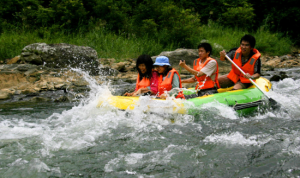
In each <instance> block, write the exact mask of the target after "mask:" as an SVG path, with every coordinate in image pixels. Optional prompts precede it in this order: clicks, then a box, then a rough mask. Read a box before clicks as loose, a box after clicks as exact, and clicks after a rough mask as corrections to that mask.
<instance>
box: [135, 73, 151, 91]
mask: <svg viewBox="0 0 300 178" xmlns="http://www.w3.org/2000/svg"><path fill="white" fill-rule="evenodd" d="M149 86H150V79H148V78H146V77H143V78H142V80H140V74H138V77H137V79H136V86H135V90H139V89H141V88H147V87H149Z"/></svg>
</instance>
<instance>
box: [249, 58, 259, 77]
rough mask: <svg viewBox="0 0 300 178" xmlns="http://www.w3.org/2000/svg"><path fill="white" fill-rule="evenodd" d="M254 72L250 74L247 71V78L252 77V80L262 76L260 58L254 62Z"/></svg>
mask: <svg viewBox="0 0 300 178" xmlns="http://www.w3.org/2000/svg"><path fill="white" fill-rule="evenodd" d="M254 65H255V66H254V74H253V75H250V74H249V73H246V75H245V78H247V79H249V78H251V79H252V80H255V79H258V78H259V77H260V73H261V60H260V58H258V59H257V60H256V62H255V64H254Z"/></svg>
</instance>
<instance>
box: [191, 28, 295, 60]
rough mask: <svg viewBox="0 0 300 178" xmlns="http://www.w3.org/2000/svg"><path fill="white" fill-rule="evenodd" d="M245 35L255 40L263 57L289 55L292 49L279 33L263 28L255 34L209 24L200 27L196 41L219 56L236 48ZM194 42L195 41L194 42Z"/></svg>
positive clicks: (290, 44) (289, 41)
mask: <svg viewBox="0 0 300 178" xmlns="http://www.w3.org/2000/svg"><path fill="white" fill-rule="evenodd" d="M245 34H251V35H253V36H254V37H255V39H256V46H255V48H257V49H258V50H259V51H260V52H261V53H262V54H263V55H264V54H268V55H274V56H275V55H276V56H280V55H285V54H289V53H290V52H291V49H292V42H291V40H290V39H288V38H286V37H282V36H281V34H279V33H270V32H269V31H268V30H265V29H264V28H263V27H261V28H259V29H258V30H257V31H255V32H248V31H244V30H240V29H237V28H234V29H232V28H228V27H222V26H220V25H218V24H215V23H209V24H208V25H205V26H203V27H202V29H201V32H199V37H198V38H197V40H198V41H202V40H207V41H208V42H209V43H210V44H212V45H213V53H212V54H213V55H215V56H219V52H220V51H221V50H223V49H224V50H225V51H229V50H230V49H232V48H234V47H238V46H239V43H240V39H241V37H242V36H244V35H245ZM195 42H196V41H195Z"/></svg>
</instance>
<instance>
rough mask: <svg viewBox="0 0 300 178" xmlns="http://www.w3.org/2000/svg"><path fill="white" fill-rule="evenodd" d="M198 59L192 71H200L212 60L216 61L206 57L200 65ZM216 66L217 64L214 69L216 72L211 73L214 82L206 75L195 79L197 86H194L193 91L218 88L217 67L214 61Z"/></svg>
mask: <svg viewBox="0 0 300 178" xmlns="http://www.w3.org/2000/svg"><path fill="white" fill-rule="evenodd" d="M200 60H201V59H200V58H198V59H196V60H195V61H194V70H197V71H200V70H201V69H202V68H203V67H205V65H206V64H207V63H208V62H209V61H211V60H214V61H216V60H215V59H213V58H211V57H208V58H207V59H206V60H205V62H204V63H200ZM216 64H217V69H216V72H215V73H213V74H212V75H215V81H213V80H212V79H211V77H210V76H207V75H202V76H200V77H197V76H195V77H196V79H197V81H198V84H197V85H196V87H195V89H196V90H197V89H209V88H214V87H215V86H217V87H218V88H220V86H219V81H218V74H219V67H218V63H217V61H216Z"/></svg>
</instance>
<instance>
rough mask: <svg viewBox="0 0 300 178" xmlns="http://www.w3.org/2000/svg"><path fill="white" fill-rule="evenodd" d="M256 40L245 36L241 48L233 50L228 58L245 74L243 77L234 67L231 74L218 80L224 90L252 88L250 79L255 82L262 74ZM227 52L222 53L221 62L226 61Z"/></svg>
mask: <svg viewBox="0 0 300 178" xmlns="http://www.w3.org/2000/svg"><path fill="white" fill-rule="evenodd" d="M255 43H256V41H255V38H254V37H253V36H252V35H245V36H243V37H242V38H241V40H240V47H239V48H234V49H231V50H230V51H229V52H228V53H227V56H228V57H230V59H232V60H233V62H234V63H236V64H237V65H238V66H239V67H240V68H241V69H242V70H243V71H244V72H245V73H246V75H243V74H242V73H241V72H240V71H239V70H238V69H237V68H236V67H235V66H234V65H232V69H231V71H230V72H229V74H226V75H222V76H220V77H219V78H218V81H219V84H220V86H221V87H222V88H227V87H231V86H233V90H238V89H244V88H248V87H249V86H251V85H252V84H251V82H250V80H248V79H249V78H251V79H253V80H255V79H258V78H259V77H260V74H261V60H260V56H261V55H260V53H259V51H258V50H257V49H255V48H254V46H255ZM225 55H226V52H225V50H223V51H221V52H220V60H221V61H225V59H226V58H225Z"/></svg>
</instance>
